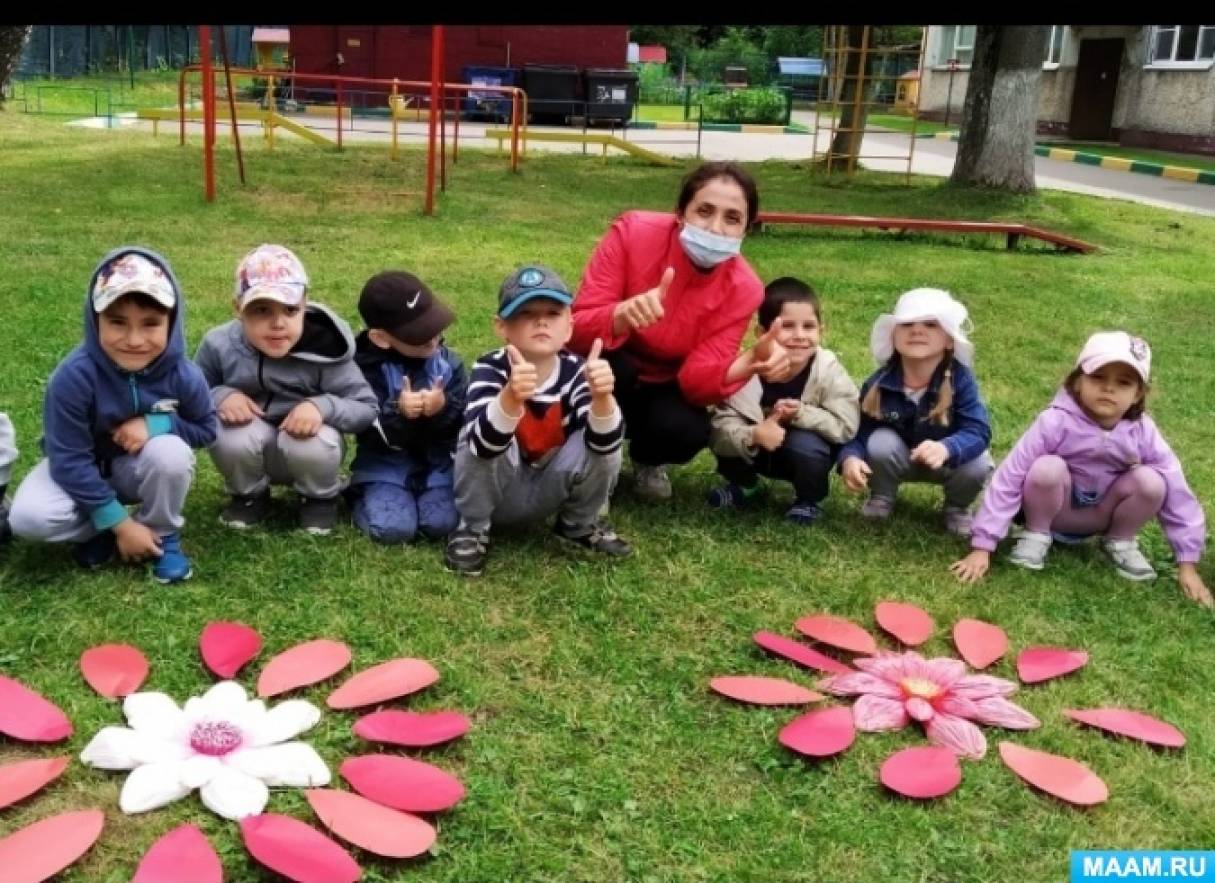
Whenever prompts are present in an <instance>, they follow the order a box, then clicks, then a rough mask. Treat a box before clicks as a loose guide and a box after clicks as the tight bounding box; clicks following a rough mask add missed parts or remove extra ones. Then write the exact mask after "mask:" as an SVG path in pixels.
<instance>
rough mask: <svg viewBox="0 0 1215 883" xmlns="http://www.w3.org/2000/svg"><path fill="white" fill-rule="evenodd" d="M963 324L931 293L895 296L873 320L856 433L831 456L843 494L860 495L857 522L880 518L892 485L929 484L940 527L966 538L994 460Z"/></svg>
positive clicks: (942, 297) (964, 319) (944, 296)
mask: <svg viewBox="0 0 1215 883" xmlns="http://www.w3.org/2000/svg"><path fill="white" fill-rule="evenodd" d="M969 324H970V320H969V318H968V316H967V313H966V307H965V306H963V305H962V304H961V303H959V302H958V301H956V300H954V299H953V298H952V297H951V296H950V295H949V293H948V292H945V291H941V290H940V289H938V288H916V289H914V290H912V291H908V292H906V293H904V294H903V295H902V296H901V297H900V298H899V300H898V303H897V304H895V308H894V312H893V313H883V314H882V315H880V316H878V318H877V321H876V322H874V323H873V332H872V334H871V335H870V337H869V348H870V350H871V351H872V352H873V357H874V359H875V360H876V361H877V363H878V365H879V366H880V367H879V368H878V370H877V371H875V372H874V373H873V374H872V375H871V376H870V377H869V379H868V380H866V381H865V383H864V384H863V385H862V387H861V426H860V430H859V431H858V432H857V435H856V438H854V439H853V440H852V441H851V442H849V443H848V444H847V445H846V446H845V447H844V449H843V450H842V451H841V452H840V456H839V463H840V474H841V475H842V476H843V478H844V484H845V485H846V486H847V487H848V489H849V490H851V491H854V492H860V491H863V490H865V489H866V488H868V489H869V499H868V500H867V501H866V502H865V505H864V506H862V507H861V514H862V515H864V516H865V517H867V518H876V519H884V518H888V517H889V516H890V513H891V512H892V511H893V510H894V500H895V497H896V495H897V494H898V488H899V485H900V484H901V483H902V482H904V481H920V482H930V483H932V484H939V485H942V486H943V487H944V490H945V505H944V516H945V527H946V529H947V530H949V531H950V532H951V533H953V534H956V535H958V536H963V537H968V536H970V514H969V509H970V504H971V503H973V502H974V500H975V498H976V497H977V496H978V495H979V492H980V491H981V490H982V489H983V483H984V482H985V481H986V480H987V477H988V476H989V475H990V474H991V472H992V469H993V468H994V464H993V463H992V459H991V453H990V452H989V451H988V446H989V444H990V443H991V425H990V423H989V422H988V418H987V408H986V407H984V405H983V401H982V399H981V398H980V396H979V387H978V383H977V382H976V381H975V376H974V374H973V373H972V371H971V366H972V365H973V363H974V345H973V344H972V343H971V342H970V340H969V339H968V338H967V336H966V334H967V328H968V326H969Z"/></svg>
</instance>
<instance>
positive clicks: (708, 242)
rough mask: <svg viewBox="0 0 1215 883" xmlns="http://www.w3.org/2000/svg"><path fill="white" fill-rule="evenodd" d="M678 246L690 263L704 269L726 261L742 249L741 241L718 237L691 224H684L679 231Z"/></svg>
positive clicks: (730, 237)
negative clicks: (680, 246)
mask: <svg viewBox="0 0 1215 883" xmlns="http://www.w3.org/2000/svg"><path fill="white" fill-rule="evenodd" d="M679 244H680V245H682V246H683V250H684V253H685V254H687V256H688V259H689V260H691V261H692V263H694V264H696V265H697V266H700V267H704V268H706V269H709V268H712V267H716V266H717V265H718V264H720V263H722V262H723V261H728V260H729V259H730V258H732V257H734V256H735V255H736V254H738V253H739V250H740V249H741V248H742V240H741V239H735V238H734V237H733V236H719V235H717V234H716V233H710V232H709V231H708V230H702V229H701V228H700V227H697V226H694V225H692V224H684V225H683V229H682V230H680V231H679Z"/></svg>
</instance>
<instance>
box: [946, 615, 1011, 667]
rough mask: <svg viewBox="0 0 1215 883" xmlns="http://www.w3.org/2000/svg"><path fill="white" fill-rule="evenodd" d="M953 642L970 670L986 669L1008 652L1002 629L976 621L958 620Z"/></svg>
mask: <svg viewBox="0 0 1215 883" xmlns="http://www.w3.org/2000/svg"><path fill="white" fill-rule="evenodd" d="M953 642H954V644H955V645H957V648H958V652H959V653H960V654H962V658H963V659H965V660H966V662H967V663H968V664H969V665H970V667H971V668H976V669H979V668H987V666H989V665H991V664H992V663H993V662H995V661H996V660H997V659H999V658H1000V657H1001V656H1003V655H1004V654H1005V653H1006V652H1008V635H1006V634H1004V629H1002V628H1000V627H999V626H997V625H992V624H991V623H987V622H983V621H982V620H978V619H960V620H958V624H957V625H955V626H954V627H953Z"/></svg>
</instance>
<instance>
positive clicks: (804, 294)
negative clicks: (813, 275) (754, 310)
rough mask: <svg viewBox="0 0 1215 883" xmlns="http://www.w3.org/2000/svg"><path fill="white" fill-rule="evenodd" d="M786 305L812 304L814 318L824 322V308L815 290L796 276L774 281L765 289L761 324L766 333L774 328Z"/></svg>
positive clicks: (761, 308)
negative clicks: (774, 323)
mask: <svg viewBox="0 0 1215 883" xmlns="http://www.w3.org/2000/svg"><path fill="white" fill-rule="evenodd" d="M785 304H810V307H811V309H813V310H814V318H816V319H818V321H819V322H820V323H821V322H822V321H823V312H822V307H821V306H820V305H819V300H818V295H817V294H815V292H814V289H813V288H811V287H810V286H809V285H807V284H806V283H805V282H803V281H802V280H800V279H798V278H796V277H794V276H781V277H780V278H779V279H773V280H772V281H771V282H769V283H768V285H767V287H766V288H764V300H763V303H761V304H760V305H759V324H760V327H762V328H763V329H764V330H765V331H766V330H767V329H769V328H771V327H772V323H773V322H774V321H776V317H777V316H779V315H780V314H781V310H783V309H784V308H785Z"/></svg>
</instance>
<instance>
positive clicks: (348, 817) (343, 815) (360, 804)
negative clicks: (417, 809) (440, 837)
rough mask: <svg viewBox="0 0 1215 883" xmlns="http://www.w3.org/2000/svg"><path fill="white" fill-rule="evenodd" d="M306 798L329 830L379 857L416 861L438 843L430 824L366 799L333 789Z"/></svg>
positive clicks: (314, 791)
mask: <svg viewBox="0 0 1215 883" xmlns="http://www.w3.org/2000/svg"><path fill="white" fill-rule="evenodd" d="M304 795H305V796H306V797H307V798H308V802H309V803H310V804H312V811H313V812H315V813H316V814H317V817H318V818H319V819H320V820H321V821H322V822H323V823H324V824H325V827H326V828H328V829H329V830H330V831H332V832H333V833H334V834H337V835H338V836H339V837H341V838H342V839H343V840H349V841H350V842H351V843H353V844H354V845H355V846H358V847H361V848H363V849H366V850H367V851H368V852H374V853H375V854H376V855H382V856H386V857H387V858H413V857H414V856H416V855H421V854H422V853H424V852H426V850H428V849H430V847H431V846H432V845H433V844H434V842H435V837H436V836H437V835H436V833H435V829H434V828H433V827H432V826H431V825H430V823H429V822H426V821H424V820H423V819H419V818H418V817H417V816H412V815H409V813H403V812H398V811H397V810H395V809H389V808H388V807H386V806H381V805H380V804H378V803H372V802H371V801H370V800H368V799H367V798H366V797H360V796H359V795H357V794H351V793H350V792H349V791H334V790H332V789H330V788H311V789H309V790H307V791H305V792H304Z"/></svg>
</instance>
